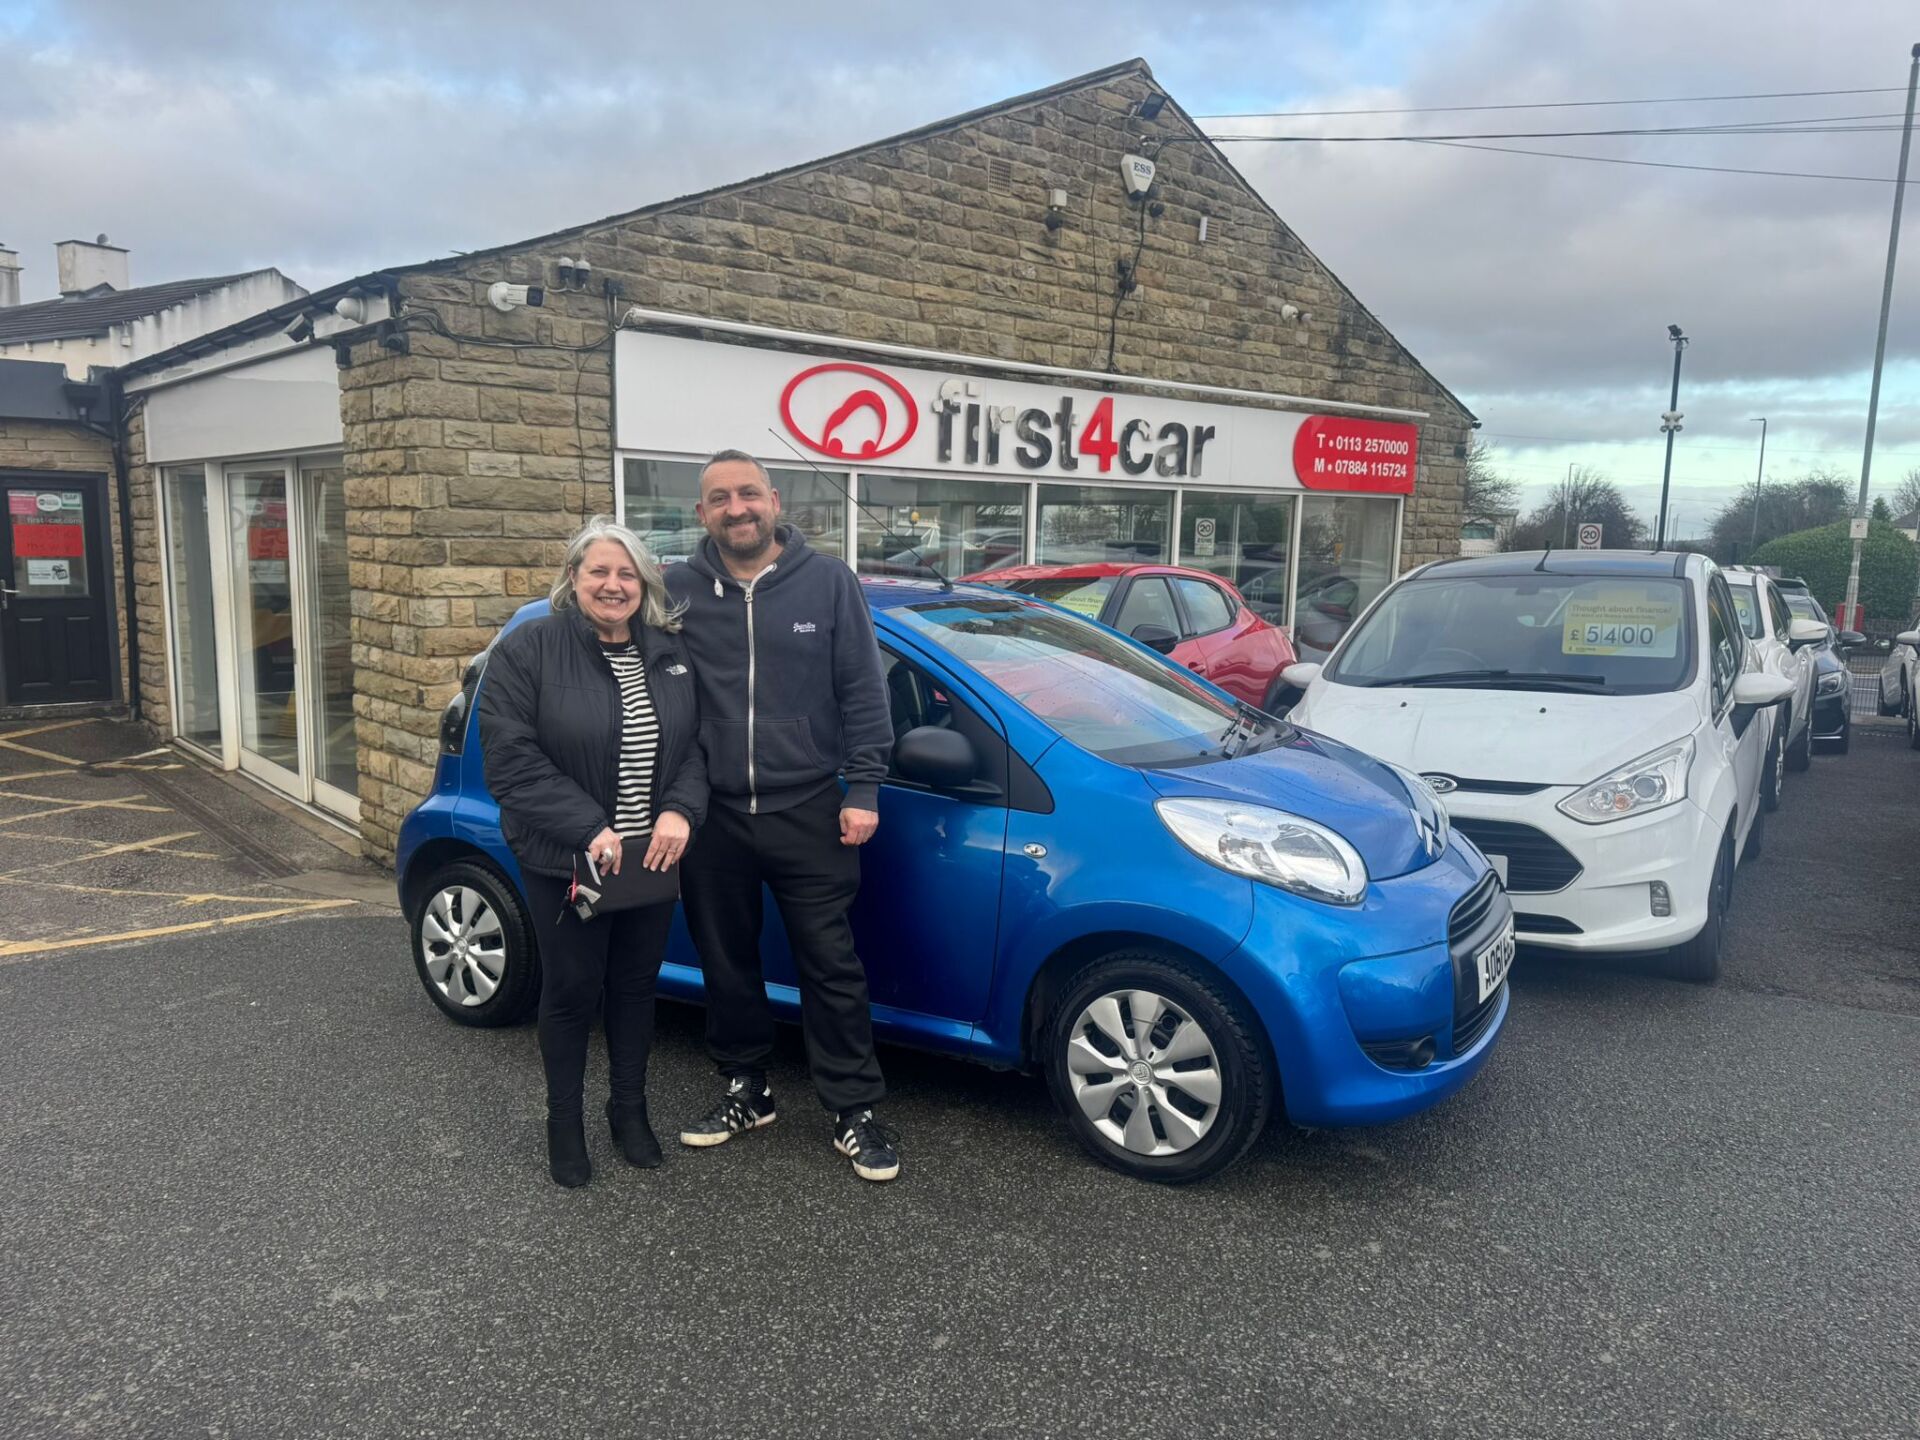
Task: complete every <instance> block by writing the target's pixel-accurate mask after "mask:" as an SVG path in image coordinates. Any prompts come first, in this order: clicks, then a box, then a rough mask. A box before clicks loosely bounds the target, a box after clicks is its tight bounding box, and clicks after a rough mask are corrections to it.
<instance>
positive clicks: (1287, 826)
mask: <svg viewBox="0 0 1920 1440" xmlns="http://www.w3.org/2000/svg"><path fill="white" fill-rule="evenodd" d="M1153 808H1154V809H1155V810H1157V811H1158V812H1159V814H1160V819H1161V820H1162V821H1163V822H1164V823H1165V825H1166V827H1167V829H1169V830H1171V831H1172V832H1173V834H1174V838H1175V839H1177V840H1178V841H1179V842H1180V843H1181V844H1182V845H1185V846H1186V847H1187V848H1188V849H1189V850H1191V851H1193V853H1194V854H1196V855H1198V856H1199V857H1200V858H1201V859H1202V860H1205V861H1206V862H1207V863H1208V864H1209V865H1218V866H1219V867H1220V868H1221V869H1222V870H1231V871H1232V872H1233V873H1234V874H1236V875H1245V876H1247V877H1248V878H1250V879H1253V880H1261V881H1264V882H1265V883H1267V884H1269V885H1278V886H1279V887H1280V888H1281V889H1282V890H1291V891H1292V892H1293V893H1294V894H1296V895H1304V896H1306V897H1307V898H1308V899H1309V900H1322V901H1325V902H1326V903H1327V904H1329V905H1358V904H1359V903H1360V901H1361V898H1362V897H1363V896H1365V895H1366V893H1367V867H1366V864H1365V862H1363V861H1362V860H1361V859H1360V852H1359V851H1357V850H1355V849H1354V848H1353V846H1351V845H1349V844H1348V843H1347V842H1346V839H1345V838H1344V837H1343V836H1341V835H1338V834H1336V833H1334V832H1333V831H1332V830H1329V829H1328V828H1327V827H1326V826H1324V825H1316V824H1315V823H1314V822H1313V821H1311V820H1307V819H1303V818H1302V817H1300V816H1298V815H1291V814H1288V813H1287V812H1286V811H1285V810H1274V809H1270V808H1269V807H1267V806H1265V805H1242V804H1239V803H1237V802H1235V801H1231V800H1201V799H1197V798H1194V797H1191V796H1188V797H1183V798H1180V799H1175V800H1161V801H1157V802H1156V803H1155V804H1154V807H1153Z"/></svg>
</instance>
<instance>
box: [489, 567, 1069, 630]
mask: <svg viewBox="0 0 1920 1440" xmlns="http://www.w3.org/2000/svg"><path fill="white" fill-rule="evenodd" d="M860 593H861V594H862V595H863V596H865V597H866V601H867V608H868V609H870V610H875V611H886V610H891V609H893V608H894V607H895V606H898V605H913V604H918V603H920V602H921V601H925V600H932V599H937V598H939V597H940V596H943V595H945V596H953V595H958V596H961V597H963V598H964V597H967V596H974V597H977V598H979V599H982V600H996V601H1000V602H1002V603H1005V602H1007V601H1014V602H1016V603H1025V604H1038V603H1039V602H1038V601H1033V600H1029V599H1028V598H1027V597H1026V596H1023V595H1009V594H1008V593H1007V592H1006V591H1005V590H999V589H996V588H994V587H993V586H991V585H976V584H972V583H969V582H967V581H964V580H956V581H954V582H953V588H952V590H951V591H948V590H945V589H943V588H942V587H941V585H940V582H939V581H938V580H909V579H903V578H899V577H896V576H892V575H862V576H861V577H860ZM551 613H552V609H551V607H550V606H549V605H548V603H547V601H546V600H545V599H544V598H543V599H539V600H529V601H528V602H527V603H526V604H524V605H522V606H521V607H520V608H519V609H518V610H516V611H514V612H513V618H512V619H511V620H510V621H509V622H508V623H507V625H505V626H504V627H502V633H504V632H505V630H508V629H511V628H513V626H515V625H519V624H521V623H523V622H524V621H527V620H533V619H537V618H538V617H540V616H542V615H547V614H551Z"/></svg>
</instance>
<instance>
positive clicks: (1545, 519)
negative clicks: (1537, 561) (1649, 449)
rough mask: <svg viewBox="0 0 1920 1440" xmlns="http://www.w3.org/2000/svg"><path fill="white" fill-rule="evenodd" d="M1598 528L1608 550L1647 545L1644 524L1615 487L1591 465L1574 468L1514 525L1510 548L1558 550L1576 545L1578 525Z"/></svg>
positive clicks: (1602, 542)
mask: <svg viewBox="0 0 1920 1440" xmlns="http://www.w3.org/2000/svg"><path fill="white" fill-rule="evenodd" d="M1586 524H1593V525H1598V526H1599V527H1600V543H1601V544H1602V545H1604V546H1606V548H1607V549H1609V550H1624V549H1632V548H1634V547H1635V546H1638V545H1642V544H1644V543H1646V538H1647V525H1646V522H1645V521H1644V520H1642V519H1641V518H1640V517H1639V516H1638V515H1636V514H1634V513H1633V509H1632V507H1631V506H1629V505H1628V504H1627V502H1626V498H1625V497H1624V496H1623V495H1621V493H1620V487H1619V486H1617V485H1615V484H1614V483H1613V481H1611V480H1609V479H1608V478H1607V477H1606V476H1605V475H1603V474H1602V473H1601V472H1600V471H1598V470H1595V469H1594V468H1593V467H1592V466H1590V465H1579V466H1576V467H1575V468H1574V470H1573V472H1572V473H1571V474H1570V475H1569V476H1568V477H1567V478H1566V479H1565V480H1562V481H1561V482H1560V483H1559V484H1558V485H1556V486H1554V487H1553V493H1552V494H1551V495H1550V496H1549V497H1548V498H1547V499H1546V500H1544V501H1542V502H1541V503H1540V504H1538V505H1536V506H1535V507H1534V508H1533V511H1532V513H1531V514H1529V515H1528V516H1527V518H1526V519H1525V520H1524V521H1522V522H1521V523H1520V524H1519V525H1517V526H1515V527H1514V531H1513V535H1512V536H1511V537H1510V539H1509V541H1508V545H1507V548H1508V549H1510V550H1539V549H1543V548H1549V547H1550V548H1553V549H1560V548H1563V547H1570V546H1572V545H1574V544H1575V543H1576V542H1577V539H1578V531H1579V528H1580V526H1582V525H1586Z"/></svg>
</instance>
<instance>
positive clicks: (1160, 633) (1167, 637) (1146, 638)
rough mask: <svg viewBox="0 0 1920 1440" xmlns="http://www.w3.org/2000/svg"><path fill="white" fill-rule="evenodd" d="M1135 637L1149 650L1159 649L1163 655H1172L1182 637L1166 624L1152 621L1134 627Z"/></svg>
mask: <svg viewBox="0 0 1920 1440" xmlns="http://www.w3.org/2000/svg"><path fill="white" fill-rule="evenodd" d="M1132 634H1133V638H1134V639H1136V640H1138V641H1139V642H1140V643H1141V644H1142V645H1145V646H1146V647H1147V648H1148V649H1149V650H1158V651H1159V652H1160V653H1161V654H1162V655H1171V654H1172V653H1173V647H1174V646H1176V645H1178V644H1179V643H1180V637H1179V636H1178V635H1176V634H1174V633H1173V631H1171V630H1169V629H1167V627H1166V626H1164V625H1155V624H1153V623H1152V622H1151V621H1149V622H1147V623H1146V624H1144V625H1136V626H1134V627H1133V631H1132Z"/></svg>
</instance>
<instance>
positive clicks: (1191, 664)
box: [1187, 660, 1207, 670]
mask: <svg viewBox="0 0 1920 1440" xmlns="http://www.w3.org/2000/svg"><path fill="white" fill-rule="evenodd" d="M1206 668H1207V667H1206V666H1204V665H1202V664H1201V663H1200V662H1199V661H1198V660H1189V661H1187V669H1189V670H1204V669H1206Z"/></svg>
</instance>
